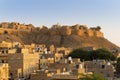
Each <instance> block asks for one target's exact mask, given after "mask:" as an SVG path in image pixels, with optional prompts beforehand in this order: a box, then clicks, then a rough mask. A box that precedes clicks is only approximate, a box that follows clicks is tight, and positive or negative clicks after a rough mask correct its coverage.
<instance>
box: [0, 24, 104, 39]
mask: <svg viewBox="0 0 120 80" xmlns="http://www.w3.org/2000/svg"><path fill="white" fill-rule="evenodd" d="M100 30H101V28H100V27H99V26H97V27H93V28H88V27H87V26H86V25H80V24H76V25H73V26H64V25H63V26H61V25H60V24H56V25H53V26H52V27H51V28H47V27H45V26H43V27H42V28H41V27H34V26H33V25H32V24H29V25H26V24H20V23H17V22H12V23H8V22H3V23H0V34H3V33H5V32H7V33H8V34H12V33H13V32H18V31H27V32H31V31H40V32H41V33H42V34H46V33H47V34H49V35H78V36H88V37H93V36H95V37H101V38H103V37H104V35H103V33H102V32H101V31H100Z"/></svg>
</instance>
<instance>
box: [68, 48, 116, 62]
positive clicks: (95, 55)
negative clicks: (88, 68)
mask: <svg viewBox="0 0 120 80" xmlns="http://www.w3.org/2000/svg"><path fill="white" fill-rule="evenodd" d="M68 56H71V57H72V58H80V59H81V60H93V59H105V60H115V56H114V55H113V54H112V53H111V52H109V51H108V50H106V49H97V50H93V51H87V50H83V49H75V50H73V51H72V52H70V54H69V55H68Z"/></svg>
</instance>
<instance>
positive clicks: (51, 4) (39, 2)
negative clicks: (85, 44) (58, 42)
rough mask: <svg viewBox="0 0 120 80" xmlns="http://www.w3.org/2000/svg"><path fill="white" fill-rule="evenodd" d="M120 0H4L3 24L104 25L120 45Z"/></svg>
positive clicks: (1, 3) (0, 1) (0, 7)
mask: <svg viewBox="0 0 120 80" xmlns="http://www.w3.org/2000/svg"><path fill="white" fill-rule="evenodd" d="M119 21H120V0H0V22H20V23H26V24H29V23H32V24H33V25H35V26H41V25H46V26H48V27H50V26H51V25H53V24H56V23H60V24H63V25H74V24H77V23H79V24H86V25H88V27H94V26H98V25H99V26H101V27H102V31H103V32H104V33H105V37H106V38H107V39H109V40H110V41H112V42H113V43H115V44H116V45H119V46H120V35H119V31H120V22H119Z"/></svg>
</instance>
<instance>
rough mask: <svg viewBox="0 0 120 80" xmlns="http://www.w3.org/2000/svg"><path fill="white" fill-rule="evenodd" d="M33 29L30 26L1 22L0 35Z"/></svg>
mask: <svg viewBox="0 0 120 80" xmlns="http://www.w3.org/2000/svg"><path fill="white" fill-rule="evenodd" d="M33 29H34V26H33V25H32V24H29V25H25V24H20V23H17V22H12V23H8V22H3V23H0V33H4V32H5V31H7V33H9V34H11V33H13V32H16V31H32V30H33Z"/></svg>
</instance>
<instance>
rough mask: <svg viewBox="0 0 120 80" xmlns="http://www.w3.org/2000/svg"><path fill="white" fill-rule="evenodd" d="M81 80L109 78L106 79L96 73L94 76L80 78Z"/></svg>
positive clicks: (103, 79)
mask: <svg viewBox="0 0 120 80" xmlns="http://www.w3.org/2000/svg"><path fill="white" fill-rule="evenodd" d="M79 80H107V78H105V77H104V76H103V75H101V74H96V73H94V74H88V75H83V77H82V78H80V79H79Z"/></svg>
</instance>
